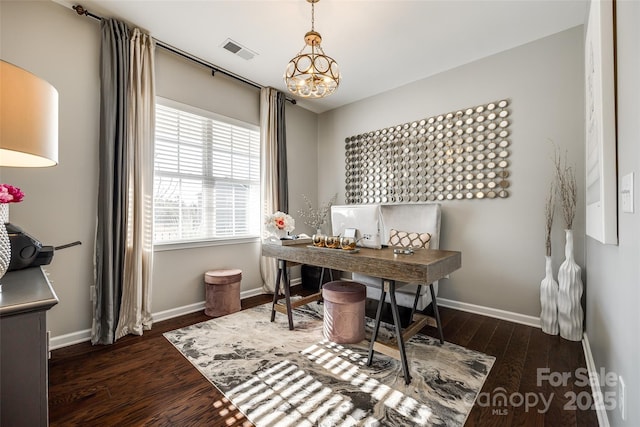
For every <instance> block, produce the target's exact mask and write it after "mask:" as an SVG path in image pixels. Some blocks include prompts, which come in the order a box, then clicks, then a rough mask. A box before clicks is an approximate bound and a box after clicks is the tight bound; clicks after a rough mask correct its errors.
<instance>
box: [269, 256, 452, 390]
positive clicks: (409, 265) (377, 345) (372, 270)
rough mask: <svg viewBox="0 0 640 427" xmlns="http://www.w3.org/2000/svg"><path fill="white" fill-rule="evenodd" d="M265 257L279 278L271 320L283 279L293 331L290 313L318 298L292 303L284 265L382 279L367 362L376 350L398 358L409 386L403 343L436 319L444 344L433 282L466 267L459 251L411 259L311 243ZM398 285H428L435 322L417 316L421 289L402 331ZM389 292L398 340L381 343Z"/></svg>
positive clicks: (290, 320) (410, 257)
mask: <svg viewBox="0 0 640 427" xmlns="http://www.w3.org/2000/svg"><path fill="white" fill-rule="evenodd" d="M262 255H263V256H268V257H273V258H277V259H278V277H277V280H276V291H275V293H274V300H273V302H274V305H273V309H272V314H271V321H273V320H274V317H275V310H276V306H277V304H276V303H277V295H278V291H279V287H280V282H281V279H284V281H283V286H284V291H285V292H284V293H285V300H286V309H285V308H281V309H278V311H282V312H285V311H286V312H287V315H288V316H289V329H293V321H292V318H291V309H292V308H295V307H296V306H299V305H302V304H307V303H309V302H310V301H314V300H316V299H318V298H319V295H320V294H315V295H312V296H309V297H307V298H304V299H303V300H302V301H297V302H296V303H295V304H294V305H293V306H292V304H291V302H290V301H289V299H290V293H289V280H288V277H287V274H286V262H295V263H301V264H311V265H316V266H320V267H325V268H332V269H336V270H342V271H351V272H353V273H362V274H367V275H369V276H375V277H379V278H381V279H382V295H381V296H380V300H379V302H378V309H377V312H376V322H375V326H374V331H373V334H372V336H371V342H370V346H369V359H368V361H367V363H368V364H371V361H372V359H373V352H374V350H375V351H379V352H381V353H384V354H387V355H389V356H392V357H394V358H396V359H399V360H400V361H401V362H402V368H403V372H404V378H405V382H406V383H407V384H409V382H410V381H411V377H410V375H409V369H408V365H407V358H406V354H405V350H404V342H405V341H406V340H407V339H409V338H410V337H412V336H413V335H415V334H416V333H417V332H418V331H419V330H420V329H422V327H424V326H425V325H426V324H428V323H429V322H431V321H433V320H435V324H436V326H437V328H438V331H439V333H440V341H441V342H443V341H444V337H443V335H442V326H441V324H440V315H439V313H438V305H437V302H436V295H435V292H434V289H433V282H435V281H437V280H439V279H442V278H444V277H445V276H447V275H448V274H450V273H452V272H454V271H455V270H457V269H458V268H460V267H461V266H462V254H461V253H460V252H456V251H443V250H435V249H416V250H415V251H414V253H413V255H396V254H394V253H393V249H392V248H383V249H369V248H359V251H358V252H355V253H353V252H347V251H343V250H341V249H326V248H315V247H312V246H308V244H300V245H288V246H280V245H270V244H263V245H262ZM396 281H401V282H409V283H417V284H420V285H429V287H430V291H431V300H432V305H433V311H434V316H435V319H432V318H430V317H428V316H423V315H417V314H415V307H416V303H417V297H418V294H419V292H420V290H421V289H420V288H418V290H417V292H416V299H415V301H414V307H413V310H412V313H411V321H412V323H411V324H410V325H409V326H408V327H407V328H406V329H405V331H404V333H403V332H402V330H401V327H400V315H399V313H398V305H397V303H396V298H395V291H396ZM386 293H389V299H390V300H391V312H392V315H393V321H394V328H395V333H396V336H395V338H394V339H393V340H392V341H391V342H378V341H377V338H378V331H379V327H380V317H381V313H382V306H383V304H384V300H385V296H386ZM414 317H417V319H416V320H414Z"/></svg>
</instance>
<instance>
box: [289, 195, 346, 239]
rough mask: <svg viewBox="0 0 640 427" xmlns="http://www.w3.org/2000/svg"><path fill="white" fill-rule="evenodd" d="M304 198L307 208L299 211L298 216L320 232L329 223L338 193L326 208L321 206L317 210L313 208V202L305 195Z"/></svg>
mask: <svg viewBox="0 0 640 427" xmlns="http://www.w3.org/2000/svg"><path fill="white" fill-rule="evenodd" d="M302 198H303V199H304V202H305V204H306V205H307V207H306V208H305V209H300V210H298V214H299V215H300V216H301V217H302V222H304V223H305V224H306V225H308V226H309V227H312V228H313V229H314V230H318V229H319V228H320V227H321V226H322V224H324V223H325V222H326V221H327V215H328V214H329V209H331V205H333V204H334V203H335V202H336V199H337V198H338V193H336V194H334V195H333V197H332V198H331V200H329V201H328V202H327V203H326V204H325V205H324V206H320V207H319V208H317V209H316V208H314V207H313V204H312V203H311V200H309V198H308V197H307V196H305V195H304V194H303V195H302Z"/></svg>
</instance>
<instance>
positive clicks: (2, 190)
mask: <svg viewBox="0 0 640 427" xmlns="http://www.w3.org/2000/svg"><path fill="white" fill-rule="evenodd" d="M22 199H24V193H23V192H22V190H20V189H19V188H18V187H14V186H13V185H9V184H0V203H18V202H21V201H22Z"/></svg>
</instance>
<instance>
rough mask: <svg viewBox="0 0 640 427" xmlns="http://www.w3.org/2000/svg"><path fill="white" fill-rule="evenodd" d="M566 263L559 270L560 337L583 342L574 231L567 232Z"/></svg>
mask: <svg viewBox="0 0 640 427" xmlns="http://www.w3.org/2000/svg"><path fill="white" fill-rule="evenodd" d="M565 233H566V245H565V249H564V255H565V261H564V262H563V263H562V265H560V269H559V270H558V287H559V288H558V326H559V329H560V336H561V337H562V338H564V339H567V340H570V341H580V340H582V320H583V312H582V303H581V298H582V288H583V287H582V279H581V278H580V272H581V269H580V266H579V265H578V264H576V262H575V260H574V258H573V230H565Z"/></svg>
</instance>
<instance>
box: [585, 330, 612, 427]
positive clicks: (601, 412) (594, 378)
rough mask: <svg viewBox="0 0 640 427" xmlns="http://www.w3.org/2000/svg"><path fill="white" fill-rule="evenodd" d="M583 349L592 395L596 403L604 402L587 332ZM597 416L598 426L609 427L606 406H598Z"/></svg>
mask: <svg viewBox="0 0 640 427" xmlns="http://www.w3.org/2000/svg"><path fill="white" fill-rule="evenodd" d="M582 349H583V350H584V360H585V361H586V363H587V371H588V372H589V380H590V382H591V384H590V385H591V394H592V396H593V401H594V402H604V400H603V396H602V390H601V389H600V384H599V383H598V378H599V377H598V375H599V373H598V369H597V368H596V364H595V362H594V361H593V354H592V353H591V345H590V344H589V337H587V333H586V332H585V333H584V334H583V336H582ZM596 415H597V416H598V425H599V426H600V427H609V417H608V416H607V410H606V409H605V408H604V405H596Z"/></svg>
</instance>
